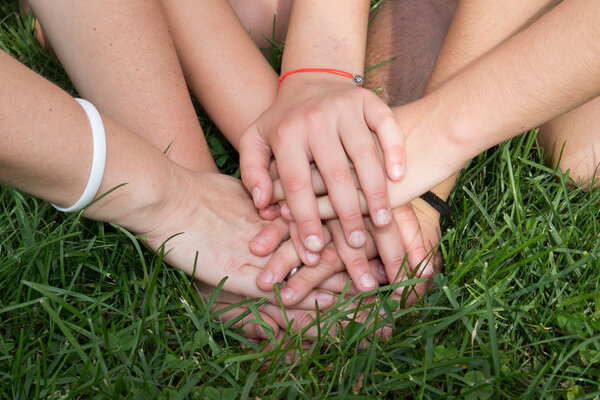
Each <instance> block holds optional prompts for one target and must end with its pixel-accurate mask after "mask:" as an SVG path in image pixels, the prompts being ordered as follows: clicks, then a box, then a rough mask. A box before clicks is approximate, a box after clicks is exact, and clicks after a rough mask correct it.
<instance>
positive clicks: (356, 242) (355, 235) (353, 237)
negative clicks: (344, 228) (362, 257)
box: [348, 230, 367, 247]
mask: <svg viewBox="0 0 600 400" xmlns="http://www.w3.org/2000/svg"><path fill="white" fill-rule="evenodd" d="M366 241H367V235H366V234H365V233H364V232H363V231H362V230H356V231H354V232H352V233H351V234H350V236H348V242H349V244H350V246H352V247H361V246H362V245H364V244H365V242H366Z"/></svg>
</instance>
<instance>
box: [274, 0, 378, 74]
mask: <svg viewBox="0 0 600 400" xmlns="http://www.w3.org/2000/svg"><path fill="white" fill-rule="evenodd" d="M368 16H369V1H366V0H328V1H322V0H296V1H294V3H293V6H292V12H291V17H290V25H289V28H288V33H287V36H286V47H285V51H284V55H283V60H282V67H281V72H282V73H285V72H287V71H290V70H294V69H298V68H336V69H341V70H345V71H348V72H350V73H353V74H355V73H362V70H363V69H364V59H365V46H366V40H367V25H368Z"/></svg>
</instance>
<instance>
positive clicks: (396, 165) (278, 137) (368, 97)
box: [240, 73, 404, 265]
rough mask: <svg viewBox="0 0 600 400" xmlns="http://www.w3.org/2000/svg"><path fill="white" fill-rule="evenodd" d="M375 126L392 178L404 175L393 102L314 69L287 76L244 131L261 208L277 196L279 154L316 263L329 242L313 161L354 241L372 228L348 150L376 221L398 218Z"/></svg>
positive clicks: (245, 177) (246, 170)
mask: <svg viewBox="0 0 600 400" xmlns="http://www.w3.org/2000/svg"><path fill="white" fill-rule="evenodd" d="M370 131H374V132H375V133H377V135H378V138H379V140H380V141H381V143H382V145H383V146H382V147H383V148H384V155H385V161H386V163H385V165H386V169H387V171H388V175H389V176H390V178H392V179H395V180H397V179H400V178H402V176H403V174H404V153H403V151H404V143H403V136H402V133H401V131H400V129H399V127H398V125H397V123H396V120H395V119H394V117H393V114H392V112H391V110H390V109H389V108H388V107H387V106H386V105H385V104H384V103H383V102H382V101H381V100H379V99H378V98H377V96H376V95H374V94H373V93H371V92H369V91H367V90H363V89H359V88H356V87H355V86H354V85H353V84H352V82H351V81H350V80H348V79H347V78H343V77H338V76H331V77H330V76H325V77H324V76H322V74H319V73H307V74H295V75H290V76H289V77H287V78H286V79H285V81H283V83H282V85H281V88H280V91H279V93H278V96H277V99H276V101H275V103H274V104H273V105H272V106H271V108H269V109H268V110H267V111H266V112H265V113H264V114H263V115H262V116H261V117H260V118H259V119H258V120H257V121H256V122H255V123H254V124H253V125H252V126H250V128H248V130H247V131H246V132H245V133H244V134H243V135H242V138H241V141H240V166H241V171H242V181H243V182H244V185H245V186H246V188H247V189H248V190H249V191H250V192H251V193H252V195H253V199H254V203H255V205H256V206H257V207H258V208H265V207H266V206H268V205H269V203H270V202H271V195H272V191H273V186H272V180H271V177H270V175H269V171H268V168H269V162H270V160H271V156H272V155H274V156H275V161H276V164H277V170H278V173H279V176H280V178H281V183H282V187H283V191H284V192H285V196H286V199H287V201H288V204H289V210H290V211H291V214H292V216H293V219H294V220H295V221H296V223H297V225H298V233H299V237H300V240H299V241H298V243H299V247H298V248H296V250H297V252H298V255H299V256H300V258H301V259H302V261H303V262H304V263H305V264H308V265H316V264H317V262H318V260H319V254H318V253H319V252H320V251H321V250H322V249H323V247H324V244H325V242H324V236H323V230H322V228H321V221H320V218H319V213H318V208H317V203H316V197H315V194H314V192H313V190H312V183H311V170H310V163H311V162H313V161H314V162H315V164H316V165H317V167H318V169H319V171H320V173H321V175H322V176H323V178H324V183H325V186H326V187H327V191H328V193H329V196H330V199H331V203H332V205H333V208H334V210H335V211H336V214H337V215H338V216H339V218H340V223H341V227H342V231H343V233H344V237H345V240H346V242H347V243H348V244H349V245H350V246H351V247H353V248H360V247H362V246H363V245H364V243H365V241H366V231H365V227H364V223H363V220H362V216H361V212H360V205H359V197H358V194H357V189H356V186H355V184H354V181H353V178H352V174H351V171H350V167H349V162H348V157H349V158H350V159H351V160H352V162H353V163H354V165H355V167H356V175H357V177H358V181H359V183H360V186H361V188H362V190H363V192H364V195H365V198H366V201H367V204H368V209H369V213H370V215H371V218H372V220H373V221H374V223H375V225H376V226H379V227H382V226H386V225H388V224H389V223H390V222H391V220H392V215H391V208H390V203H389V200H388V196H387V188H386V179H385V178H386V177H385V174H384V171H383V169H382V167H381V161H380V159H379V156H378V152H377V147H376V144H375V141H374V140H373V138H372V136H371V133H370Z"/></svg>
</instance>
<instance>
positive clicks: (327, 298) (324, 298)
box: [317, 292, 333, 305]
mask: <svg viewBox="0 0 600 400" xmlns="http://www.w3.org/2000/svg"><path fill="white" fill-rule="evenodd" d="M317 300H318V301H319V303H323V304H324V305H326V304H329V303H331V300H333V296H332V295H331V294H329V293H324V292H318V293H317Z"/></svg>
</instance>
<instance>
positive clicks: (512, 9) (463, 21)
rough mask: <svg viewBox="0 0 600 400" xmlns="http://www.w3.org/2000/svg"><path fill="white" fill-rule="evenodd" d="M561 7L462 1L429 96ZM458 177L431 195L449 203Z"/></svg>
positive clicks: (541, 2) (540, 0)
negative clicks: (552, 9)
mask: <svg viewBox="0 0 600 400" xmlns="http://www.w3.org/2000/svg"><path fill="white" fill-rule="evenodd" d="M557 3H558V1H556V0H532V1H519V0H509V1H502V2H498V1H493V0H462V1H460V2H459V4H458V7H457V9H456V12H455V13H454V18H453V19H452V24H451V25H450V28H449V29H448V33H447V35H446V38H445V40H444V44H443V46H442V48H441V50H440V53H439V55H438V58H437V61H436V64H435V67H434V69H433V72H432V74H431V78H430V79H429V82H428V84H427V87H426V89H425V94H429V93H431V92H432V91H433V90H435V89H436V88H437V87H439V86H440V85H442V84H443V83H444V82H446V81H447V80H448V79H450V78H451V77H452V76H453V75H455V74H456V73H458V72H459V71H460V70H462V69H463V68H465V67H466V66H467V65H469V64H470V63H472V62H473V61H475V60H476V59H478V58H479V57H481V56H482V55H483V54H485V53H487V52H488V51H489V50H491V49H493V48H494V47H496V46H497V45H499V44H500V43H502V42H504V41H505V40H507V39H508V38H510V37H511V36H514V35H515V34H516V33H518V32H520V31H521V30H523V29H525V28H526V27H528V26H529V25H531V24H532V23H533V22H534V21H535V20H537V19H538V18H539V17H540V16H541V15H543V14H544V13H546V12H548V11H549V10H550V9H551V8H552V7H554V6H555V5H556V4H557ZM456 177H457V175H456V174H454V175H452V176H451V177H449V178H448V179H446V180H445V181H443V182H442V183H440V184H439V185H437V186H436V187H434V188H433V189H431V191H432V192H434V193H435V194H437V195H438V196H439V197H441V198H442V199H444V200H446V199H447V198H448V196H449V195H450V192H451V190H452V187H453V186H454V182H455V181H456ZM417 201H418V199H417Z"/></svg>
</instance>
